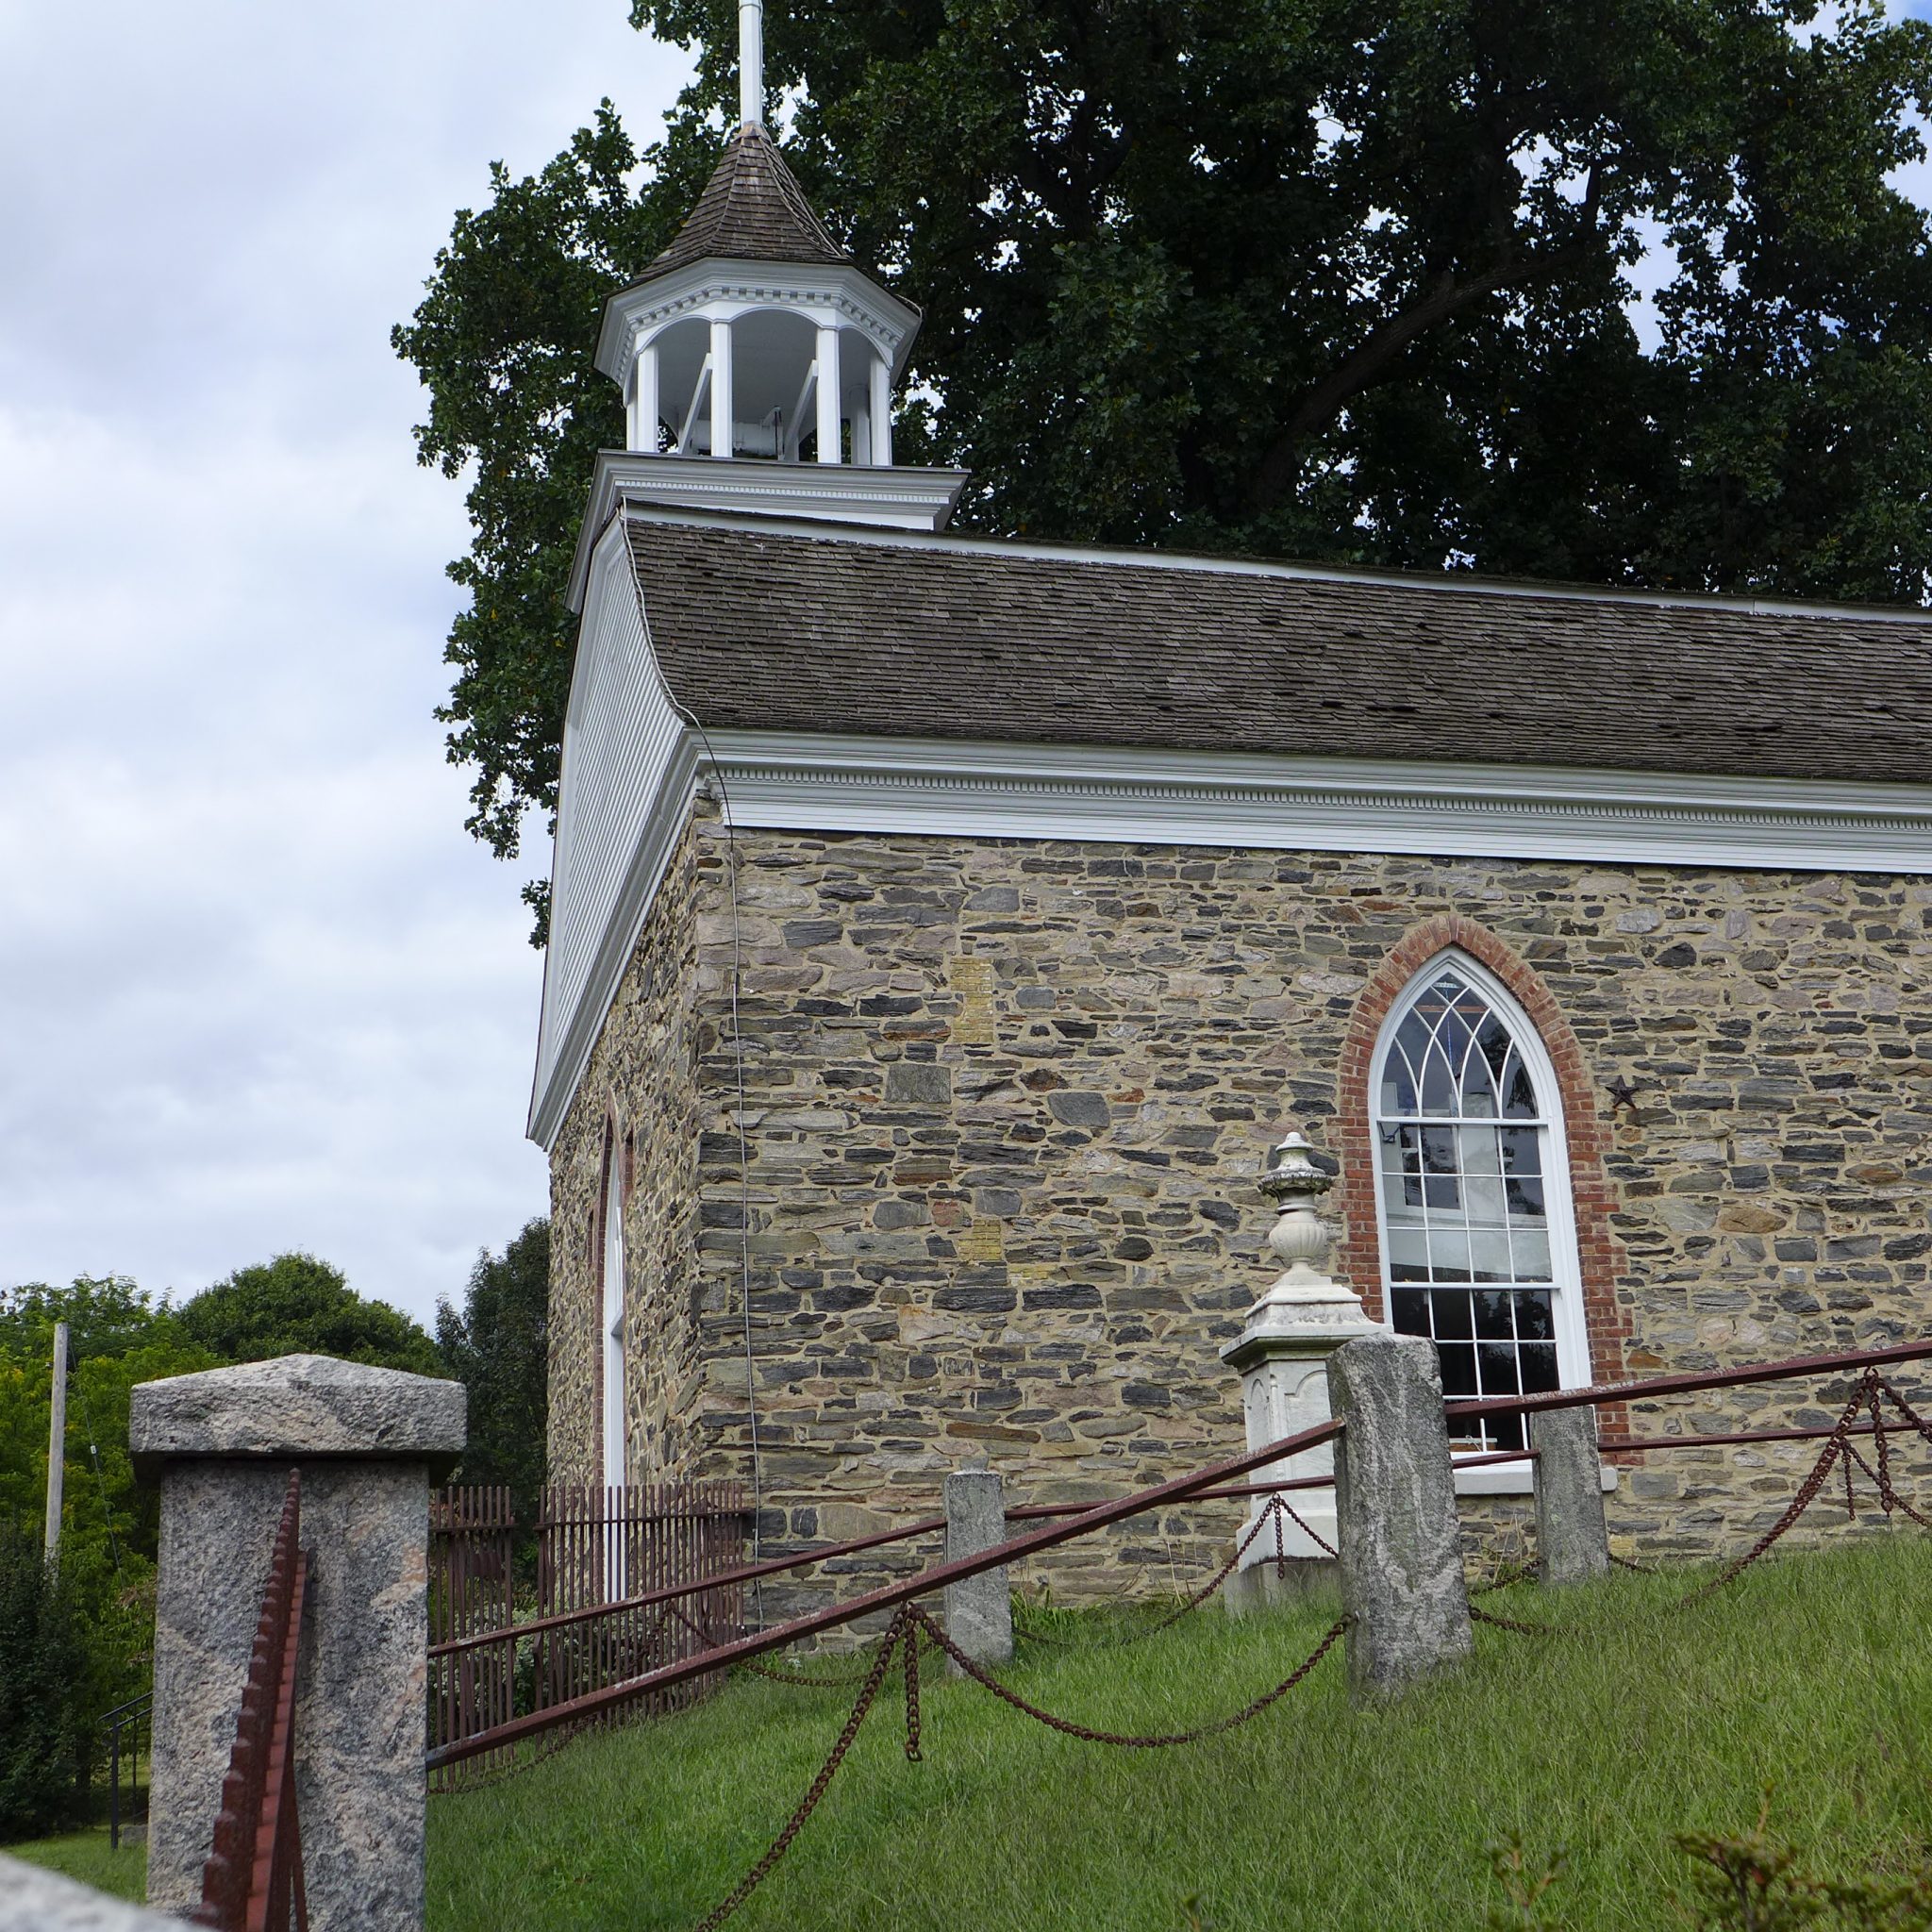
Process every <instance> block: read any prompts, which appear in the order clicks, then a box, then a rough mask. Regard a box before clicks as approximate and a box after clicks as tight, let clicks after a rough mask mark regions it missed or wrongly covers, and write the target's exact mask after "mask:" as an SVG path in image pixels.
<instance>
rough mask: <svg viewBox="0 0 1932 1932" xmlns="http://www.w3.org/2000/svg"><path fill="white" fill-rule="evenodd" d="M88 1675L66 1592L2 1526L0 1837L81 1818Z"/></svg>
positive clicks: (35, 1550)
mask: <svg viewBox="0 0 1932 1932" xmlns="http://www.w3.org/2000/svg"><path fill="white" fill-rule="evenodd" d="M91 1677H92V1672H91V1670H90V1660H89V1657H88V1650H87V1644H86V1641H85V1636H84V1632H83V1628H82V1618H81V1615H80V1612H79V1609H78V1608H77V1607H76V1604H75V1596H74V1591H73V1590H72V1588H71V1587H70V1585H69V1584H68V1583H67V1582H66V1580H65V1579H63V1578H61V1577H58V1576H57V1575H55V1574H53V1573H52V1572H50V1571H49V1570H48V1569H47V1567H46V1565H45V1563H44V1562H43V1561H42V1557H41V1548H40V1544H39V1542H38V1541H35V1540H33V1539H30V1538H28V1537H25V1536H23V1535H21V1534H19V1533H18V1532H16V1531H10V1530H8V1529H6V1528H4V1527H0V1840H9V1839H21V1838H33V1837H36V1836H38V1835H39V1834H41V1833H43V1832H48V1831H52V1830H55V1829H57V1828H58V1826H60V1825H63V1824H71V1823H74V1822H76V1821H77V1820H79V1819H81V1818H83V1817H84V1816H85V1815H86V1811H87V1802H88V1771H89V1763H90V1757H91V1748H90V1747H91V1742H92V1739H91V1726H90V1723H89V1717H90V1711H89V1705H90V1703H91V1701H92V1700H91V1695H90V1681H91Z"/></svg>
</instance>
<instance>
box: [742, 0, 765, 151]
mask: <svg viewBox="0 0 1932 1932" xmlns="http://www.w3.org/2000/svg"><path fill="white" fill-rule="evenodd" d="M738 124H739V125H740V126H741V127H762V126H763V125H765V0H738Z"/></svg>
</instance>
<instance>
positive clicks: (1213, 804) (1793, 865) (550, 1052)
mask: <svg viewBox="0 0 1932 1932" xmlns="http://www.w3.org/2000/svg"><path fill="white" fill-rule="evenodd" d="M618 536H619V532H618V529H617V526H615V525H613V527H612V530H611V532H610V533H609V537H608V540H607V541H609V548H608V550H607V551H606V552H605V563H606V568H605V570H604V571H602V572H600V573H599V575H600V577H601V578H602V580H603V583H604V585H605V586H606V588H607V590H608V593H609V601H608V603H606V604H605V605H604V608H605V609H606V610H607V611H608V613H609V614H610V616H611V617H613V618H616V619H618V620H619V621H620V622H627V623H628V624H632V625H636V626H637V630H636V641H637V645H638V646H641V648H642V650H643V651H644V652H645V653H646V654H647V655H648V651H649V646H648V641H647V639H646V638H645V636H644V633H643V629H642V625H641V616H640V615H632V614H629V612H627V610H626V606H629V611H630V612H634V610H635V607H634V605H630V600H629V598H628V597H627V596H625V595H623V594H622V593H620V592H619V589H618V587H619V585H620V583H624V582H625V578H624V567H623V564H622V562H621V560H620V558H619V557H618V555H617V541H615V540H617V539H618ZM625 590H626V591H627V590H628V586H627V584H625ZM597 601H599V602H602V601H603V600H602V599H599V600H597ZM589 614H590V613H588V612H587V616H588V615H589ZM582 668H583V667H580V674H581V671H582ZM645 684H646V686H647V688H648V689H649V691H652V692H655V693H656V694H657V695H656V696H655V697H654V698H653V699H652V700H651V703H652V708H653V709H654V710H655V711H656V715H657V716H658V718H659V719H660V720H661V721H662V724H661V725H660V727H659V733H658V737H657V740H656V745H655V748H654V751H653V754H652V757H651V767H652V769H651V771H650V773H649V774H648V776H646V774H641V773H640V774H636V777H637V778H638V779H641V780H642V781H643V782H642V783H641V784H639V783H637V782H635V781H634V782H633V783H632V784H630V785H628V786H625V787H624V788H623V790H624V791H625V792H626V793H627V795H628V796H629V797H630V798H631V799H633V800H634V801H635V804H634V805H633V806H632V808H631V809H632V810H633V811H634V812H635V813H636V817H635V819H634V821H633V836H632V842H631V848H630V851H629V855H628V858H627V861H626V860H625V859H623V858H622V855H620V854H619V853H617V852H615V851H611V852H608V856H607V858H605V860H604V862H603V863H602V864H600V865H599V866H597V867H596V868H595V871H594V874H591V873H587V872H581V871H580V872H578V873H577V874H576V875H575V878H571V877H568V876H567V875H566V869H565V866H564V858H565V850H566V843H567V841H568V840H569V838H570V836H571V824H570V809H571V798H570V795H569V788H568V778H569V770H568V766H566V780H567V789H566V797H565V800H564V803H563V807H562V809H561V811H560V820H559V828H558V860H559V871H558V891H559V893H560V894H561V893H564V892H566V891H570V892H575V891H581V892H583V893H584V894H586V895H587V901H588V902H587V903H576V904H572V905H570V906H568V907H565V906H564V905H563V904H562V903H560V902H559V904H558V906H557V907H555V908H553V941H552V944H553V949H555V948H556V947H557V946H558V944H559V942H560V941H562V939H563V937H564V927H565V926H567V927H568V932H569V946H570V956H571V957H570V959H569V962H568V965H569V970H568V971H557V970H553V971H552V972H551V973H550V974H547V975H546V986H545V1001H544V1017H543V1034H542V1042H541V1047H540V1055H539V1067H538V1078H537V1086H536V1091H535V1094H534V1095H533V1100H532V1107H531V1115H530V1133H531V1137H532V1138H533V1139H535V1140H537V1141H541V1142H542V1144H543V1145H545V1146H546V1147H547V1146H549V1145H550V1144H551V1143H552V1142H553V1141H554V1140H555V1138H556V1135H557V1132H558V1127H559V1126H560V1125H561V1123H562V1119H563V1114H564V1111H565V1109H566V1108H567V1107H568V1105H569V1103H570V1098H571V1095H572V1094H573V1093H574V1092H575V1088H576V1084H577V1082H578V1080H579V1079H580V1078H581V1077H582V1073H583V1068H584V1065H585V1064H586V1062H587V1061H588V1059H589V1057H590V1053H591V1047H592V1046H593V1044H594V1043H595V1040H596V1036H597V1033H598V1031H599V1029H600V1028H601V1027H602V1025H603V1023H604V1017H605V1015H606V1013H607V1012H608V1010H609V1006H610V1002H611V1000H612V999H613V997H614V996H615V993H616V990H617V985H618V982H619V980H620V979H621V978H622V977H623V974H624V970H625V966H626V964H627V963H628V961H629V959H630V958H631V956H632V954H633V952H634V951H635V949H636V945H637V941H638V936H639V934H640V933H641V930H642V926H643V922H644V919H645V917H646V916H647V914H648V912H649V910H650V905H651V901H652V898H653V897H654V896H655V893H656V891H657V888H658V881H659V879H660V878H661V876H662V874H663V868H664V866H665V864H666V863H667V861H668V859H669V857H670V853H671V850H672V848H673V846H674V845H675V841H676V839H677V836H678V834H679V832H680V831H681V829H682V827H683V825H684V823H685V821H686V819H687V817H688V815H689V812H690V809H691V797H692V793H693V791H694V789H695V787H696V784H697V781H698V777H699V775H700V774H701V773H702V772H703V770H704V769H705V768H706V766H707V765H708V764H710V762H711V760H712V758H715V761H716V764H715V769H716V771H717V774H718V775H719V776H720V777H721V778H722V779H723V781H724V791H725V795H726V800H727V803H728V809H729V812H730V815H731V819H732V822H733V824H736V825H737V826H738V827H740V828H741V829H770V830H791V831H807V832H810V831H820V832H880V833H894V834H900V835H905V836H911V837H944V838H961V839H1027V840H1046V839H1056V840H1081V841H1092V842H1098V843H1106V844H1123V845H1126V844H1171V845H1195V846H1220V847H1232V848H1234V849H1236V850H1259V851H1309V852H1370V853H1384V852H1386V853H1395V854H1408V855H1416V856H1429V857H1439V858H1474V859H1486V858H1487V859H1499V860H1512V859H1529V860H1540V859H1542V860H1551V859H1553V860H1565V861H1570V862H1574V863H1578V864H1603V865H1670V866H1685V867H1689V866H1714V867H1720V868H1735V869H1746V870H1776V871H1794V872H1811V873H1818V872H1854V873H1876V874H1932V786H1918V785H1912V786H1905V785H1860V784H1849V783H1840V782H1835V781H1822V780H1802V779H1769V778H1730V777H1711V776H1699V775H1695V774H1667V773H1648V772H1627V771H1615V770H1607V769H1606V770H1574V771H1573V770H1558V769H1554V768H1548V767H1533V766H1521V767H1518V766H1507V765H1481V764H1447V763H1444V764H1427V765H1423V764H1398V763H1394V762H1390V763H1382V762H1378V761H1374V760H1364V759H1341V758H1263V757H1254V756H1247V755H1241V756H1236V755H1231V754H1230V755H1222V754H1217V753H1208V752H1174V751H1146V750H1135V749H1130V748H1123V747H1115V746H1091V745H1056V744H1022V743H974V742H949V741H941V740H908V739H868V738H852V739H844V738H838V737H833V736H829V735H822V734H816V733H806V732H773V731H727V730H718V731H713V732H711V733H710V742H709V747H708V749H707V747H706V745H705V742H704V740H703V739H702V738H701V736H700V734H699V733H698V732H697V731H696V730H695V729H694V728H693V727H692V726H691V724H688V723H684V722H682V721H681V720H680V721H677V722H676V723H675V724H674V723H673V718H672V713H671V701H670V698H669V694H668V692H667V691H665V690H664V687H663V684H662V680H661V677H660V676H659V675H658V670H657V666H656V663H655V659H652V660H651V661H650V662H649V665H648V669H647V672H646V676H645ZM588 695H589V693H588V691H586V690H585V688H584V678H583V676H582V675H580V677H579V681H578V688H577V690H575V691H574V693H573V701H572V713H573V716H574V717H580V716H581V715H582V708H583V705H584V701H585V699H586V698H587V696H588ZM558 964H559V962H558V961H557V960H553V962H552V966H553V968H554V969H555V968H557V967H558Z"/></svg>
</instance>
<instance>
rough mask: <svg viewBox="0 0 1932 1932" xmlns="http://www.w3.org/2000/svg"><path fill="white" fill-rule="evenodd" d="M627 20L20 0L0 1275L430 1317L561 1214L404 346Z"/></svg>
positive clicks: (1, 534) (2, 335)
mask: <svg viewBox="0 0 1932 1932" xmlns="http://www.w3.org/2000/svg"><path fill="white" fill-rule="evenodd" d="M625 12H626V8H625V0H544V4H542V5H541V6H533V5H531V4H529V0H331V4H330V5H327V6H306V7H278V6H265V5H263V4H262V0H186V4H182V5H176V6H172V7H155V6H152V5H135V4H133V0H93V4H90V5H87V6H84V7H82V6H49V5H47V4H45V0H0V73H4V74H5V75H7V84H6V98H7V107H6V110H5V112H4V114H0V179H4V180H5V182H6V192H5V194H4V196H0V774H4V784H0V1284H7V1283H14V1282H21V1281H31V1280H43V1279H44V1280H65V1279H68V1278H71V1277H72V1276H73V1275H75V1274H79V1273H88V1274H105V1273H108V1272H110V1271H111V1272H118V1273H122V1274H131V1275H133V1276H134V1277H135V1278H136V1279H137V1280H138V1281H139V1282H140V1283H141V1284H142V1286H143V1287H147V1288H154V1289H172V1290H174V1291H175V1292H176V1293H177V1294H181V1293H191V1292H192V1291H195V1290H196V1289H199V1288H202V1287H205V1286H206V1285H207V1284H208V1283H209V1282H211V1281H215V1280H218V1279H220V1278H221V1277H222V1276H223V1275H225V1274H227V1273H228V1272H229V1271H230V1270H232V1269H234V1268H236V1267H239V1266H242V1265H244V1264H246V1263H248V1262H251V1261H257V1260H262V1259H265V1258H267V1257H269V1256H270V1255H272V1254H275V1253H276V1252H279V1251H280V1250H283V1249H287V1248H305V1249H308V1250H309V1251H310V1252H312V1253H315V1254H319V1255H322V1256H324V1257H326V1258H328V1259H329V1260H332V1261H334V1262H335V1263H336V1264H337V1265H338V1266H340V1267H341V1268H343V1269H344V1270H346V1272H347V1274H348V1276H349V1279H350V1281H351V1283H352V1284H353V1285H354V1286H355V1287H357V1288H358V1290H360V1291H362V1292H364V1293H365V1294H372V1295H379V1296H381V1297H383V1298H385V1299H387V1300H391V1301H393V1302H395V1303H396V1304H397V1305H399V1306H400V1307H405V1308H407V1309H408V1310H409V1311H410V1312H412V1313H414V1314H416V1315H418V1316H421V1317H424V1318H425V1319H426V1318H428V1317H429V1316H430V1315H431V1313H432V1312H433V1309H434V1307H435V1302H436V1298H437V1296H438V1295H439V1294H441V1293H449V1292H457V1291H460V1289H461V1286H462V1283H463V1280H464V1278H465V1276H466V1274H467V1273H468V1270H469V1267H470V1264H471V1261H472V1259H473V1258H474V1257H475V1252H476V1250H477V1249H478V1248H479V1247H480V1246H483V1245H489V1246H491V1247H501V1245H502V1244H503V1242H504V1241H506V1240H507V1239H508V1237H509V1236H511V1235H512V1234H514V1233H515V1232H516V1230H517V1229H518V1228H519V1227H520V1226H522V1224H524V1222H525V1220H527V1219H528V1218H529V1217H530V1216H531V1215H532V1214H537V1213H541V1212H542V1211H543V1208H544V1206H545V1183H544V1172H543V1163H542V1158H541V1155H540V1154H539V1153H538V1151H537V1150H536V1149H535V1148H534V1147H532V1146H530V1145H529V1144H528V1143H527V1142H525V1140H524V1138H523V1124H524V1119H525V1108H526V1106H527V1102H528V1097H529V1081H530V1067H531V1059H532V1053H533V1048H534V1044H535V1040H536V1025H537V1004H538V994H539V973H540V961H539V958H538V955H537V954H536V953H534V952H533V951H532V950H531V949H530V947H529V946H528V945H527V943H525V932H526V913H525V908H524V907H523V906H522V904H521V903H520V901H519V899H518V896H517V892H518V887H519V885H520V883H521V881H522V880H523V879H524V877H525V876H526V875H527V874H528V873H529V872H533V871H541V870H542V869H543V867H544V864H545V863H546V860H547V852H545V851H541V850H540V851H537V852H534V853H532V854H531V855H530V860H529V863H528V864H527V865H525V864H521V863H518V864H510V865H504V864H501V863H499V862H497V861H495V860H493V859H491V858H490V857H489V856H488V855H487V854H486V853H485V852H484V851H483V850H482V848H480V847H478V846H476V845H475V844H474V843H473V842H472V841H471V840H470V839H469V837H468V835H467V834H466V833H465V832H464V831H463V829H462V819H463V813H464V808H465V800H464V790H465V788H464V781H463V778H462V775H461V774H459V773H458V772H457V771H455V770H454V769H452V768H451V767H450V766H448V765H447V764H445V763H444V761H443V758H442V746H441V726H439V725H438V724H436V723H435V721H434V719H433V718H432V717H431V715H430V713H431V709H432V708H433V707H434V706H435V704H436V703H437V701H438V700H439V698H440V697H441V695H442V694H443V691H444V690H445V688H446V679H445V673H444V668H443V665H442V663H441V647H442V639H443V633H444V631H445V628H446V627H447V625H448V621H449V618H450V615H451V613H452V610H453V608H454V606H455V591H454V589H453V587H452V586H451V585H450V584H449V583H448V582H447V581H446V580H445V578H444V577H443V575H442V566H443V564H444V562H445V561H446V560H447V559H448V558H451V557H453V556H455V555H457V554H458V552H459V551H460V550H461V549H462V548H463V546H464V543H465V541H466V528H465V524H464V518H463V511H462V501H461V490H460V488H459V486H457V485H453V484H451V483H448V482H446V481H444V480H443V479H442V478H441V476H439V475H436V474H435V473H433V472H430V471H425V470H421V469H418V468H417V466H416V463H415V459H414V452H413V448H412V445H411V442H410V439H409V428H410V425H411V424H412V423H413V422H415V421H416V420H417V417H418V415H419V413H420V410H421V399H420V395H419V391H418V390H417V387H416V383H415V378H414V374H413V372H412V371H410V370H409V369H408V368H407V367H405V366H404V365H402V364H400V363H398V362H397V361H395V359H394V358H392V356H391V352H390V349H389V345H388V334H389V328H390V325H391V323H392V322H395V321H397V320H399V319H400V318H402V317H404V316H405V315H407V314H408V311H409V310H410V309H411V308H413V307H414V305H415V302H416V300H417V297H418V293H419V291H420V286H421V283H422V280H423V278H424V276H425V275H426V274H427V273H428V270H429V267H430V263H431V260H432V258H433V256H434V254H435V251H436V248H437V246H438V244H439V243H440V242H441V241H442V240H443V239H444V238H445V237H446V235H447V234H448V231H449V227H450V220H451V216H452V214H453V212H454V211H455V209H456V208H458V207H461V206H465V205H475V203H477V202H478V201H480V200H482V199H483V198H484V196H485V192H486V169H487V166H488V163H489V162H490V161H491V159H492V158H502V159H504V160H505V161H507V162H508V165H509V166H510V167H511V169H512V170H514V171H516V172H519V173H522V172H526V171H529V170H531V169H534V168H537V167H540V166H541V164H542V163H543V162H544V161H545V160H547V159H548V158H550V157H551V156H552V155H553V154H555V153H556V152H557V151H558V148H560V147H561V146H562V145H563V144H564V142H565V141H566V140H567V139H568V137H569V135H570V133H571V130H572V129H573V128H575V126H577V125H579V124H580V123H582V122H584V121H585V120H587V119H588V118H589V116H590V113H591V109H592V108H593V107H594V105H595V104H596V102H597V100H598V99H599V97H600V96H601V95H604V94H608V95H609V96H610V97H611V98H612V99H613V100H614V101H615V102H616V104H617V106H618V108H619V109H620V111H621V112H622V113H623V115H624V117H625V122H626V125H629V126H630V127H631V128H632V129H633V130H634V131H636V132H638V133H640V134H644V135H647V134H648V133H649V132H650V131H651V129H652V126H653V124H654V123H655V121H656V119H657V118H658V116H659V115H661V113H662V112H663V110H664V108H666V107H667V106H668V105H669V103H670V101H671V99H672V97H673V96H674V94H675V92H676V90H677V88H678V87H679V85H680V84H681V83H682V81H683V78H684V76H685V62H684V60H683V58H682V57H681V56H680V55H679V54H678V53H677V52H676V50H675V49H664V48H658V47H655V46H653V45H652V44H651V43H650V42H646V41H644V40H643V39H641V37H640V36H638V35H636V34H634V33H632V32H631V31H630V29H629V27H628V26H627V25H626V24H625Z"/></svg>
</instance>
